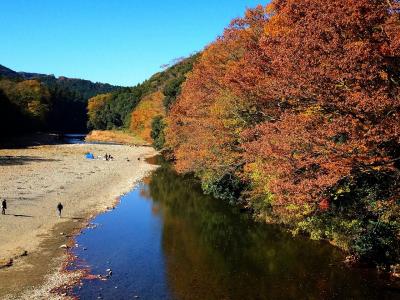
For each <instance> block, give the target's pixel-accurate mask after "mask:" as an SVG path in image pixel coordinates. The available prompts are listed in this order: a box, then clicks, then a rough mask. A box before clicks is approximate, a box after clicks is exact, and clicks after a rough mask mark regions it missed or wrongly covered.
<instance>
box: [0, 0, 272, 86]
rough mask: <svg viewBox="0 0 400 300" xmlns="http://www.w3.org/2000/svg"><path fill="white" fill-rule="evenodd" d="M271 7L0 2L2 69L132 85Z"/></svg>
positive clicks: (239, 1)
mask: <svg viewBox="0 0 400 300" xmlns="http://www.w3.org/2000/svg"><path fill="white" fill-rule="evenodd" d="M266 3H267V1H266V0H0V64H2V65H4V66H6V67H9V68H11V69H13V70H16V71H26V72H37V73H45V74H54V75H56V76H60V75H64V76H67V77H74V78H83V79H89V80H92V81H99V82H107V83H112V84H118V85H124V86H132V85H135V84H136V83H139V82H142V81H143V80H145V79H146V78H148V77H149V76H150V75H152V74H153V73H155V72H157V71H159V70H160V66H161V65H163V64H166V63H168V62H170V61H171V60H172V59H174V58H177V57H181V56H187V55H189V54H190V53H193V52H195V51H198V50H202V49H203V48H204V46H206V45H207V44H209V43H210V42H212V41H213V40H214V39H215V38H216V37H217V36H218V35H220V34H221V33H222V32H223V29H224V28H225V27H226V26H227V25H228V24H229V22H230V20H231V19H233V18H235V17H238V16H241V15H243V13H244V11H245V8H246V7H254V6H256V5H257V4H266Z"/></svg>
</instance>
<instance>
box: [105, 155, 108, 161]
mask: <svg viewBox="0 0 400 300" xmlns="http://www.w3.org/2000/svg"><path fill="white" fill-rule="evenodd" d="M105 157H106V160H107V161H108V154H107V153H106V155H105Z"/></svg>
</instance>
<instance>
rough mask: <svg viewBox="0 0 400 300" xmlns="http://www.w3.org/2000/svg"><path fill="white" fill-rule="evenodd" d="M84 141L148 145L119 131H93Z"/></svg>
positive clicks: (138, 138) (129, 134) (131, 135)
mask: <svg viewBox="0 0 400 300" xmlns="http://www.w3.org/2000/svg"><path fill="white" fill-rule="evenodd" d="M86 141H88V142H106V143H118V144H124V145H141V146H149V145H150V144H149V143H148V142H146V141H145V140H143V139H142V138H140V137H138V136H135V135H133V134H131V133H128V132H125V131H121V130H93V131H92V132H90V134H88V135H87V136H86Z"/></svg>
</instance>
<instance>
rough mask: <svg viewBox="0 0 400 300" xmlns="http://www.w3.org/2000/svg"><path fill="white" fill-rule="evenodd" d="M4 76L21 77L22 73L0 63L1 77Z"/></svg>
mask: <svg viewBox="0 0 400 300" xmlns="http://www.w3.org/2000/svg"><path fill="white" fill-rule="evenodd" d="M2 77H5V78H19V77H20V75H19V74H18V73H17V72H15V71H13V70H11V69H9V68H7V67H5V66H3V65H0V78H2Z"/></svg>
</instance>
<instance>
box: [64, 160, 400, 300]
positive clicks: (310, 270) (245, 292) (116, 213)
mask: <svg viewBox="0 0 400 300" xmlns="http://www.w3.org/2000/svg"><path fill="white" fill-rule="evenodd" d="M92 223H93V224H94V226H91V228H87V229H85V230H84V231H83V232H82V234H80V235H79V236H77V238H76V243H77V244H78V247H76V248H74V249H73V250H72V253H73V254H74V255H76V257H77V259H76V260H75V261H74V262H73V265H72V266H71V267H70V268H71V269H77V268H88V269H89V270H90V273H91V274H96V275H103V276H104V275H106V274H107V271H106V270H107V269H111V270H112V275H111V277H110V278H109V279H108V280H105V281H103V280H99V279H95V280H88V279H84V280H82V282H81V284H80V285H77V286H76V287H75V288H74V289H73V290H72V292H71V293H72V294H73V295H74V296H76V297H78V298H81V299H96V298H97V299H135V298H140V299H400V294H399V292H398V291H396V290H394V289H390V287H389V286H388V285H387V281H386V280H384V278H381V276H382V275H379V274H378V273H377V272H375V271H374V270H372V269H362V268H359V269H358V268H349V267H347V266H346V265H345V264H343V260H344V256H343V254H342V253H341V252H340V251H338V250H337V249H336V248H334V247H332V246H331V245H329V244H327V243H324V242H316V241H310V240H308V239H305V238H301V237H297V238H294V237H292V236H291V235H289V234H288V233H286V232H285V231H283V230H281V229H280V228H279V227H277V226H272V225H267V224H260V223H256V222H253V221H252V219H251V218H250V216H249V215H248V214H247V213H243V212H241V211H240V210H239V209H238V208H235V207H232V206H230V205H229V204H227V203H224V202H223V201H220V200H216V199H214V198H212V197H210V196H207V195H204V194H203V192H202V191H201V188H200V186H199V184H198V182H197V181H196V180H195V179H194V178H193V177H191V176H181V175H178V174H176V173H175V172H174V171H173V170H172V169H171V168H170V166H169V165H168V164H167V163H162V167H161V168H159V169H158V170H157V171H155V172H154V173H153V174H152V175H151V176H150V177H149V178H147V179H146V180H144V182H143V183H142V184H140V185H138V186H137V187H136V188H135V189H134V190H132V191H131V192H130V193H128V194H127V195H125V196H123V197H121V202H120V204H119V205H118V206H117V207H116V209H114V210H112V211H110V212H106V213H104V214H101V215H99V216H97V217H96V218H95V219H94V220H92Z"/></svg>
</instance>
